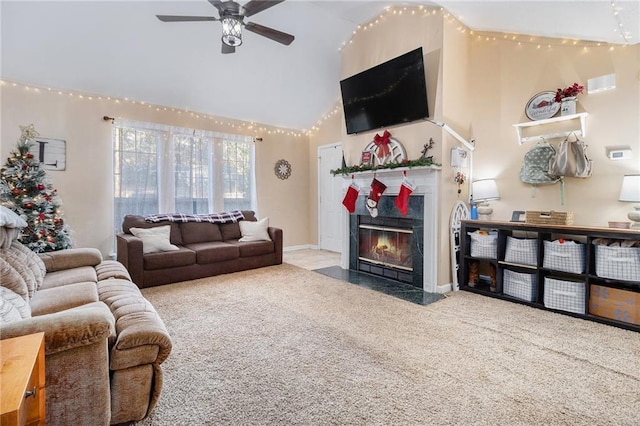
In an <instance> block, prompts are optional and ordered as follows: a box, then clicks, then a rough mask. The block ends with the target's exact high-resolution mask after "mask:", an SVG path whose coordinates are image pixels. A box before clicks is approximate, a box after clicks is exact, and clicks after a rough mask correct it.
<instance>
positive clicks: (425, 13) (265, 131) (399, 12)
mask: <svg viewBox="0 0 640 426" xmlns="http://www.w3.org/2000/svg"><path fill="white" fill-rule="evenodd" d="M611 11H612V14H613V17H614V21H615V25H616V27H615V28H614V29H613V30H614V31H615V32H617V33H618V34H619V35H620V37H621V39H622V42H623V43H622V44H621V45H616V44H612V43H605V42H596V41H590V40H577V39H552V38H545V37H536V36H530V35H524V34H508V33H500V34H497V33H491V32H485V31H474V30H471V29H469V28H468V27H467V26H466V25H464V23H463V22H462V21H463V19H462V17H459V18H456V17H455V16H454V15H452V14H451V13H449V12H448V11H447V10H446V9H444V8H437V7H436V8H434V7H428V6H424V5H420V6H404V7H392V6H389V7H387V8H385V10H384V12H382V13H381V14H380V15H378V16H376V17H375V18H373V19H371V20H370V21H369V22H368V23H366V24H362V25H358V26H357V27H356V29H355V30H353V32H352V34H351V38H350V39H349V40H348V41H344V42H343V43H342V45H341V46H340V47H339V51H343V50H344V49H345V48H347V47H348V46H349V45H351V44H353V42H354V40H355V39H356V37H358V36H359V35H360V34H362V33H365V32H371V31H373V30H374V29H375V27H376V26H378V25H380V24H382V23H386V22H388V21H389V20H390V19H393V18H394V17H402V16H418V17H420V16H422V17H425V18H426V17H430V16H433V15H437V14H441V15H442V17H443V19H444V21H445V22H446V23H448V24H450V25H456V29H457V30H458V31H459V32H461V33H463V34H468V35H469V36H470V37H473V38H472V40H473V41H476V42H491V41H498V40H502V41H510V42H513V43H515V44H517V45H518V46H522V45H533V46H535V47H536V48H537V49H546V50H550V49H553V48H554V47H576V46H580V47H582V48H583V50H584V51H585V52H587V51H589V48H592V47H607V48H608V49H609V50H611V51H613V50H615V49H616V48H626V47H627V46H629V44H630V43H631V40H632V38H633V36H632V34H631V33H630V32H629V31H627V29H626V28H625V27H624V25H623V23H622V19H621V17H620V11H622V8H621V7H620V6H619V5H618V4H617V3H616V2H615V0H611ZM7 84H9V85H11V86H21V87H23V88H24V89H25V90H27V91H33V92H36V93H38V92H50V93H54V94H58V95H60V96H67V97H71V98H76V99H80V100H87V101H100V102H105V101H106V102H114V103H116V104H125V103H128V104H132V105H140V106H144V107H148V108H150V109H155V110H156V111H167V112H174V113H177V114H179V115H181V114H188V115H190V116H191V117H192V118H195V119H201V120H208V121H210V122H213V123H214V124H216V125H219V126H226V127H228V128H231V129H234V130H235V131H239V132H241V133H242V134H245V135H247V136H254V137H256V138H259V136H263V135H287V136H293V137H302V136H310V135H312V134H313V133H314V132H316V131H318V130H320V126H322V124H323V123H324V122H325V121H327V120H329V119H330V118H332V117H333V116H335V115H336V114H339V113H341V112H342V104H341V101H340V100H338V101H336V104H335V106H334V107H333V109H332V110H331V111H329V112H328V113H326V114H325V115H323V116H322V118H320V119H319V120H318V121H317V122H316V123H315V125H313V126H312V127H311V128H310V129H302V130H299V131H296V130H291V129H282V128H277V127H274V126H265V125H260V124H257V123H255V122H246V121H241V120H233V121H229V120H225V119H222V118H220V117H218V116H214V115H210V114H205V113H199V112H194V111H189V110H187V109H180V108H174V107H167V106H161V105H155V104H151V103H146V102H144V101H139V100H133V99H129V98H127V97H125V98H118V97H111V96H97V95H89V94H86V93H80V92H75V91H71V90H59V89H53V88H50V87H38V86H34V85H27V84H23V83H19V82H14V81H7V80H0V85H7Z"/></svg>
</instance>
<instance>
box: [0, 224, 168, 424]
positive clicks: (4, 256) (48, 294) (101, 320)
mask: <svg viewBox="0 0 640 426" xmlns="http://www.w3.org/2000/svg"><path fill="white" fill-rule="evenodd" d="M15 237H16V235H15V234H13V233H10V232H7V231H5V229H4V228H2V227H0V240H3V239H4V240H3V244H1V246H2V247H4V248H2V249H0V338H1V339H8V338H12V337H17V336H21V335H25V334H31V333H36V332H44V333H45V370H46V379H45V380H46V424H47V425H108V424H119V423H125V422H130V421H137V420H141V419H143V418H145V417H146V416H147V415H148V414H149V413H150V411H151V410H152V409H153V407H154V406H155V404H156V402H157V400H158V397H159V395H160V390H161V387H162V369H161V364H162V362H163V361H164V360H165V359H166V358H167V356H168V355H169V353H170V351H171V338H170V336H169V333H168V332H167V330H166V328H165V326H164V323H163V322H162V320H161V319H160V317H159V316H158V314H157V313H156V311H155V309H154V308H153V306H152V305H151V304H150V303H149V302H148V301H147V300H146V299H145V298H144V297H143V296H142V294H141V293H140V289H139V288H138V287H137V286H136V285H135V284H133V283H132V282H131V280H130V276H129V274H128V272H127V271H126V269H125V268H124V267H123V266H122V265H121V264H120V263H118V262H116V261H113V260H103V259H102V255H101V254H100V252H99V251H98V250H96V249H81V248H78V249H68V250H62V251H56V252H51V253H46V254H40V255H38V254H36V253H34V252H32V251H30V250H29V249H28V248H26V247H25V246H23V245H22V244H20V243H19V242H17V241H7V238H10V239H13V238H15Z"/></svg>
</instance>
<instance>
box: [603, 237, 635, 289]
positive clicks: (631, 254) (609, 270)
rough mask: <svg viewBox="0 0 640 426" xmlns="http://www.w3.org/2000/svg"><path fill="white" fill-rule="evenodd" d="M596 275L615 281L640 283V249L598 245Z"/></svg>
mask: <svg viewBox="0 0 640 426" xmlns="http://www.w3.org/2000/svg"><path fill="white" fill-rule="evenodd" d="M596 275H597V276H599V277H602V278H612V279H615V280H627V281H640V247H609V246H603V245H596Z"/></svg>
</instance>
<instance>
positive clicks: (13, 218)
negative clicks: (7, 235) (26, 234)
mask: <svg viewBox="0 0 640 426" xmlns="http://www.w3.org/2000/svg"><path fill="white" fill-rule="evenodd" d="M0 226H6V227H7V228H26V227H27V222H25V221H24V219H23V218H21V217H20V216H18V215H17V214H16V213H15V212H13V211H12V210H9V209H8V208H6V207H5V206H0Z"/></svg>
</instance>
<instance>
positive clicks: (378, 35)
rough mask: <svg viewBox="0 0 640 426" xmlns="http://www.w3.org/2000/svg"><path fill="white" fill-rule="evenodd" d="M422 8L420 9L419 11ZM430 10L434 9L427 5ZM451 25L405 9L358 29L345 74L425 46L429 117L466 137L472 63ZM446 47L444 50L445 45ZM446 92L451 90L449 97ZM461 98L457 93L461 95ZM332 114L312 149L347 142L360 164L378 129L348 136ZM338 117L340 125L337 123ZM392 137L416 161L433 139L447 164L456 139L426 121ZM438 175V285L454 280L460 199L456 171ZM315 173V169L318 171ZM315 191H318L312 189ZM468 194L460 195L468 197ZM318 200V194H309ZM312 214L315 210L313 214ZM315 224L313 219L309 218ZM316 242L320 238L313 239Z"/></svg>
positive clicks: (464, 40) (349, 157) (345, 54)
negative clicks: (452, 242) (454, 212)
mask: <svg viewBox="0 0 640 426" xmlns="http://www.w3.org/2000/svg"><path fill="white" fill-rule="evenodd" d="M415 10H416V11H418V9H417V8H416V9H415ZM429 10H431V9H429ZM398 28H403V31H398ZM453 28H454V27H453V26H451V25H446V24H445V21H444V20H443V17H442V14H440V13H436V14H432V13H427V14H425V13H424V12H419V13H416V14H411V13H405V14H403V15H402V16H399V15H392V14H387V15H386V16H385V18H384V19H381V20H379V22H378V24H376V25H375V26H374V27H373V29H371V30H367V31H364V32H360V33H358V34H357V35H356V36H355V37H354V38H353V40H352V43H350V44H348V45H347V46H346V47H345V48H344V49H343V51H342V78H346V77H349V76H351V75H353V74H356V73H358V72H361V71H363V70H365V69H368V68H370V67H373V66H375V65H377V64H379V63H381V62H384V61H387V60H389V59H391V58H394V57H396V56H398V55H401V54H403V53H406V52H408V51H410V50H413V49H415V48H417V47H422V49H423V54H424V61H425V73H426V78H427V97H428V103H429V115H430V117H431V118H432V119H434V120H437V121H445V122H447V123H448V124H449V125H451V126H452V127H454V128H456V129H457V131H458V132H459V133H461V134H462V135H463V136H464V137H467V136H468V135H467V134H466V131H467V129H469V127H470V125H469V121H468V120H469V115H470V114H469V112H468V111H469V100H468V96H466V95H465V94H466V93H467V92H468V85H469V76H468V73H467V71H466V70H467V69H468V68H469V66H468V61H469V54H468V50H469V46H470V41H469V40H468V37H466V36H464V35H463V34H462V33H460V32H458V31H455V30H454V29H453ZM444 47H446V49H445V48H444ZM447 93H451V96H448V95H447ZM458 94H459V96H456V95H458ZM339 116H340V118H341V119H340V120H337V119H335V118H332V119H331V120H330V121H329V123H328V124H327V122H325V123H324V124H323V125H322V126H320V130H319V131H318V132H313V133H312V135H311V136H310V143H311V149H310V151H313V150H314V147H313V145H314V144H322V143H323V142H322V141H329V140H336V139H339V140H340V141H342V143H343V149H344V152H345V159H346V162H347V164H348V165H353V164H357V163H359V160H360V154H361V152H362V150H363V149H364V148H365V146H366V145H367V144H369V143H370V142H371V140H372V139H373V137H374V136H375V134H376V132H381V131H382V129H379V130H377V131H375V130H374V131H369V132H364V133H361V134H357V135H347V134H346V129H345V124H344V118H343V115H342V113H341V114H339ZM338 121H339V123H338ZM387 129H388V130H389V132H390V133H391V135H392V137H394V138H395V139H397V140H398V141H400V142H401V143H402V144H403V145H404V147H405V149H406V151H407V156H408V158H409V159H411V160H415V159H418V158H419V157H420V155H421V151H422V148H423V146H424V145H425V144H426V143H428V142H429V139H430V138H433V140H434V142H435V146H434V148H433V149H432V150H431V151H429V154H428V155H433V156H434V160H435V161H436V162H439V163H443V164H445V163H446V162H447V161H448V158H449V152H450V149H451V148H452V147H454V146H457V145H458V143H457V142H456V141H455V139H453V138H452V137H451V136H449V135H448V134H447V133H446V132H444V131H443V130H442V129H441V128H440V127H438V126H436V125H434V124H432V123H428V122H426V121H419V122H414V123H411V124H406V125H400V126H392V127H389V128H387ZM438 173H439V175H440V185H439V205H440V206H441V207H440V210H439V212H438V216H439V217H438V223H439V224H440V226H439V227H438V229H439V235H438V247H439V252H440V255H439V259H438V283H439V284H442V283H448V282H450V280H451V278H450V277H451V274H450V260H449V233H448V229H449V214H450V211H451V206H452V205H453V203H454V202H455V201H456V200H457V199H458V194H457V186H456V185H455V183H454V181H453V176H454V175H455V172H453V171H452V170H451V168H448V167H443V170H442V171H441V172H438ZM316 174H317V172H316ZM314 190H315V189H314ZM464 197H466V192H465V193H463V194H462V195H461V196H460V199H465V198H464ZM311 198H312V199H314V196H312V197H311ZM313 215H314V211H313V209H312V210H311V216H313ZM310 223H312V222H310ZM313 241H317V240H313Z"/></svg>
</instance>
